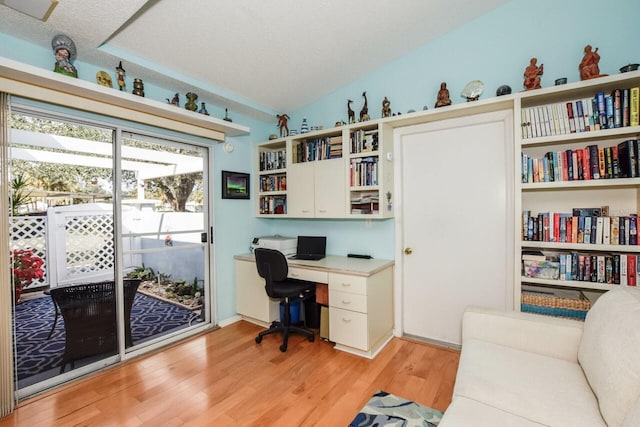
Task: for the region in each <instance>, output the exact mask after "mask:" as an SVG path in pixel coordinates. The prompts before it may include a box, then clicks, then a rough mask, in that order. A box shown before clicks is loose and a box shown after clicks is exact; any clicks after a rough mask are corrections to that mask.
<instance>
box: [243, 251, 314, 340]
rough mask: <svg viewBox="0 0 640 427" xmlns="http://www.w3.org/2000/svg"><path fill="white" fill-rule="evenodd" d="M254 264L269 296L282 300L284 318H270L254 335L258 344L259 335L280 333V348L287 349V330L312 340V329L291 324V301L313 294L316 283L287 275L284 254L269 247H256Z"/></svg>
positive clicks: (260, 337)
mask: <svg viewBox="0 0 640 427" xmlns="http://www.w3.org/2000/svg"><path fill="white" fill-rule="evenodd" d="M254 255H255V257H256V267H257V268H258V274H259V275H260V277H262V278H264V280H265V289H266V291H267V295H269V297H270V298H274V299H279V300H281V301H284V307H283V309H284V313H283V316H284V319H281V321H280V322H273V323H272V324H271V326H270V327H269V329H267V330H266V331H262V332H260V333H259V334H258V336H257V337H256V342H257V343H258V344H260V343H261V342H262V337H264V336H265V335H269V334H275V333H282V345H281V346H280V351H282V352H285V351H287V342H288V340H289V333H290V332H297V333H299V334H302V335H304V336H306V337H307V339H308V340H309V341H311V342H313V339H314V333H313V331H310V330H309V329H306V328H300V327H297V326H293V325H291V313H290V307H291V301H295V300H305V299H307V298H309V297H311V296H313V295H314V294H315V289H316V284H315V283H314V282H307V281H305V280H297V279H290V278H288V277H287V275H288V274H289V265H288V264H287V259H286V258H285V256H284V255H283V254H282V253H281V252H279V251H276V250H273V249H264V248H256V249H255V251H254Z"/></svg>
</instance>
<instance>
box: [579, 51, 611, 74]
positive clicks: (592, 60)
mask: <svg viewBox="0 0 640 427" xmlns="http://www.w3.org/2000/svg"><path fill="white" fill-rule="evenodd" d="M599 62H600V55H599V54H598V48H595V50H592V48H591V45H589V44H588V45H586V46H585V47H584V56H583V57H582V61H580V65H579V66H578V68H579V69H580V80H589V79H593V78H596V77H602V76H606V74H600V67H599V66H598V63H599Z"/></svg>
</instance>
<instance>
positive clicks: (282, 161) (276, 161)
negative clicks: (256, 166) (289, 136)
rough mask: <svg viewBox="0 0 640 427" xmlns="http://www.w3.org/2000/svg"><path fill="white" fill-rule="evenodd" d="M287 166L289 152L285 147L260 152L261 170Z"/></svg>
mask: <svg viewBox="0 0 640 427" xmlns="http://www.w3.org/2000/svg"><path fill="white" fill-rule="evenodd" d="M286 167H287V152H286V150H285V149H282V150H277V151H261V152H260V170H261V171H270V170H276V169H284V168H286Z"/></svg>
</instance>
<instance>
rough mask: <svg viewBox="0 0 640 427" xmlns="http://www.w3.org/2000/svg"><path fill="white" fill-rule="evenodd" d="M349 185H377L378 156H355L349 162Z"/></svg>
mask: <svg viewBox="0 0 640 427" xmlns="http://www.w3.org/2000/svg"><path fill="white" fill-rule="evenodd" d="M349 169H350V172H349V174H350V177H351V186H352V187H355V186H368V185H378V157H356V158H353V159H351V162H350V164H349Z"/></svg>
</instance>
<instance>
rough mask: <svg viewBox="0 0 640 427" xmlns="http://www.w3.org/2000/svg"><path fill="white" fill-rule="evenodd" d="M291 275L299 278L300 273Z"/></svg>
mask: <svg viewBox="0 0 640 427" xmlns="http://www.w3.org/2000/svg"><path fill="white" fill-rule="evenodd" d="M291 275H292V276H293V277H298V276H299V274H298V273H291Z"/></svg>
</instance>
